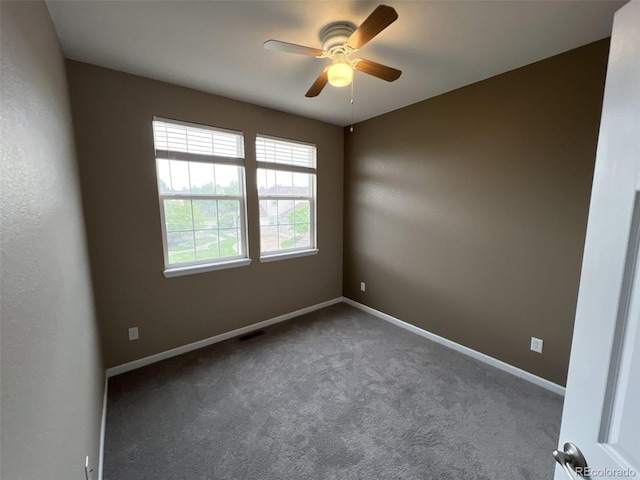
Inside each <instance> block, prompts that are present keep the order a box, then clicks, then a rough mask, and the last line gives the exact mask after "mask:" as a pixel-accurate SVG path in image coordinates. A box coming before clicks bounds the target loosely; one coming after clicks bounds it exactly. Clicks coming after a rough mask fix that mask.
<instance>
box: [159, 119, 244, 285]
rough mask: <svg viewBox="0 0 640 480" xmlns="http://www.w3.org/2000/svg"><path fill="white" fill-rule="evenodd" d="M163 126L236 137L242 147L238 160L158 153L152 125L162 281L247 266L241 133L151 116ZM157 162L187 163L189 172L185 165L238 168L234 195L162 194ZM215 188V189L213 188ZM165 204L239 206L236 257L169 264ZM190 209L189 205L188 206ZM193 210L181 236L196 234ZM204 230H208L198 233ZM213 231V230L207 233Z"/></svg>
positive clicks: (201, 155) (172, 151) (242, 138)
mask: <svg viewBox="0 0 640 480" xmlns="http://www.w3.org/2000/svg"><path fill="white" fill-rule="evenodd" d="M156 121H157V122H164V123H168V124H173V125H177V126H185V127H191V128H197V129H201V130H210V131H214V132H222V133H228V134H229V133H230V134H233V135H236V136H238V137H239V139H238V141H239V142H241V144H242V154H243V156H242V157H224V156H219V155H209V154H201V153H190V152H180V151H175V150H162V149H158V148H157V147H156V138H155V126H154V124H153V123H152V126H153V128H154V137H153V141H154V156H155V164H156V188H157V191H158V201H159V207H160V222H161V225H160V228H161V231H162V249H163V259H164V271H163V274H164V276H165V277H167V278H170V277H176V276H182V275H190V274H194V273H203V272H209V271H215V270H222V269H226V268H235V267H242V266H246V265H249V264H250V263H251V258H250V257H249V242H248V235H249V232H248V221H247V182H246V165H245V156H244V151H245V145H244V142H245V137H244V133H243V132H241V131H237V130H230V129H225V128H220V127H214V126H209V125H202V124H197V123H193V122H185V121H180V120H173V119H168V118H163V117H158V116H153V122H156ZM160 160H168V161H171V160H175V161H182V162H188V163H187V168H190V165H189V163H190V162H193V163H203V164H206V165H211V166H212V167H214V168H215V165H229V166H235V167H237V168H238V189H239V194H238V195H227V194H215V193H214V194H209V193H208V194H193V193H191V192H189V193H162V191H161V189H160V175H159V161H160ZM214 187H215V185H214ZM165 200H188V201H190V202H193V200H215V201H216V211H218V210H217V208H218V204H217V201H220V200H223V201H224V200H234V201H238V202H239V221H238V227H237V230H238V234H239V241H238V244H239V247H240V249H239V250H240V253H239V254H238V255H234V256H228V257H219V258H208V259H203V260H193V261H187V262H178V263H169V245H168V238H169V237H168V234H169V233H174V232H169V231H168V229H167V223H166V214H165V207H164V201H165ZM192 205H193V204H192ZM193 220H194V217H193V206H192V210H191V221H192V223H191V229H190V230H184V231H180V232H183V233H188V232H192V233H194V235H195V232H196V231H198V230H197V229H196V228H195V226H194V224H193ZM201 230H208V229H201ZM211 230H213V229H211ZM215 230H217V232H218V234H220V231H221V230H224V228H221V227H220V226H219V225H218V226H217V227H216V228H215ZM195 246H196V244H195V237H194V252H195Z"/></svg>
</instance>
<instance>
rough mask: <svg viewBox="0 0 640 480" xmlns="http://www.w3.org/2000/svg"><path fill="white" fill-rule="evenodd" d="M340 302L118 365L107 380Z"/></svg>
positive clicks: (255, 324)
mask: <svg viewBox="0 0 640 480" xmlns="http://www.w3.org/2000/svg"><path fill="white" fill-rule="evenodd" d="M342 301H343V297H338V298H334V299H331V300H327V301H326V302H322V303H318V304H316V305H312V306H310V307H306V308H301V309H300V310H296V311H295V312H290V313H285V314H284V315H280V316H278V317H274V318H270V319H268V320H264V321H262V322H258V323H254V324H252V325H247V326H246V327H242V328H238V329H236V330H231V331H230V332H226V333H221V334H220V335H215V336H213V337H209V338H205V339H204V340H199V341H197V342H193V343H189V344H188V345H183V346H181V347H177V348H172V349H171V350H167V351H165V352H160V353H156V354H155V355H150V356H148V357H144V358H140V359H138V360H134V361H132V362H128V363H123V364H122V365H118V366H116V367H111V368H107V378H111V377H114V376H116V375H120V374H121V373H125V372H130V371H131V370H135V369H137V368H141V367H146V366H147V365H151V364H152V363H156V362H159V361H161V360H165V359H167V358H171V357H175V356H178V355H182V354H183V353H187V352H191V351H193V350H197V349H199V348H202V347H206V346H209V345H212V344H214V343H218V342H222V341H224V340H228V339H230V338H233V337H237V336H240V335H244V334H245V333H249V332H253V331H254V330H259V329H261V328H264V327H268V326H269V325H274V324H276V323H280V322H284V321H285V320H289V319H291V318H294V317H298V316H300V315H304V314H305V313H309V312H313V311H315V310H320V309H321V308H325V307H328V306H330V305H335V304H336V303H341V302H342Z"/></svg>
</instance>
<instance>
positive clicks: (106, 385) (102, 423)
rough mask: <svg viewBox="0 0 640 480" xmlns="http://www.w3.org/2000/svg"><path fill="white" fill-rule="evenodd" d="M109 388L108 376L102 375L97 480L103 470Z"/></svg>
mask: <svg viewBox="0 0 640 480" xmlns="http://www.w3.org/2000/svg"><path fill="white" fill-rule="evenodd" d="M108 390H109V377H108V376H106V375H105V377H104V394H103V396H102V420H101V421H100V458H98V480H102V474H103V471H104V435H105V430H106V428H107V392H108Z"/></svg>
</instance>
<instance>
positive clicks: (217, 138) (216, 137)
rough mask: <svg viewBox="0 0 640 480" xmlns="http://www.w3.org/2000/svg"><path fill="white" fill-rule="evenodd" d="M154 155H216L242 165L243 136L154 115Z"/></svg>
mask: <svg viewBox="0 0 640 480" xmlns="http://www.w3.org/2000/svg"><path fill="white" fill-rule="evenodd" d="M153 136H154V142H155V148H156V157H163V158H170V159H173V158H175V159H182V160H191V161H198V157H200V156H202V157H209V159H204V158H202V160H208V161H211V160H213V159H212V158H211V157H216V158H215V160H216V161H218V162H219V163H230V164H235V165H244V137H243V135H242V133H241V132H235V131H233V130H224V129H221V128H214V127H207V126H204V125H197V126H196V125H192V124H187V123H184V122H178V121H176V120H166V119H162V118H159V117H154V119H153Z"/></svg>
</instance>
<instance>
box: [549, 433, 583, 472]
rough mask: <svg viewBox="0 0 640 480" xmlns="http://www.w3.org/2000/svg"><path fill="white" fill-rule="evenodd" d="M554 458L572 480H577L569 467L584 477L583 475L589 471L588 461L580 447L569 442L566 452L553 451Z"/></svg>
mask: <svg viewBox="0 0 640 480" xmlns="http://www.w3.org/2000/svg"><path fill="white" fill-rule="evenodd" d="M553 458H555V459H556V462H558V463H559V464H560V465H562V468H563V469H564V471H565V472H566V473H567V475H568V476H569V478H570V480H576V479H575V478H574V476H573V474H572V473H571V470H570V469H569V467H571V468H572V469H573V470H575V471H576V473H578V475H580V476H582V475H581V474H582V473H586V470H587V461H586V460H585V458H584V455H582V452H581V451H580V449H579V448H578V447H576V446H575V445H574V444H573V443H571V442H567V443H565V444H564V452H560V451H558V450H554V451H553Z"/></svg>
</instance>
